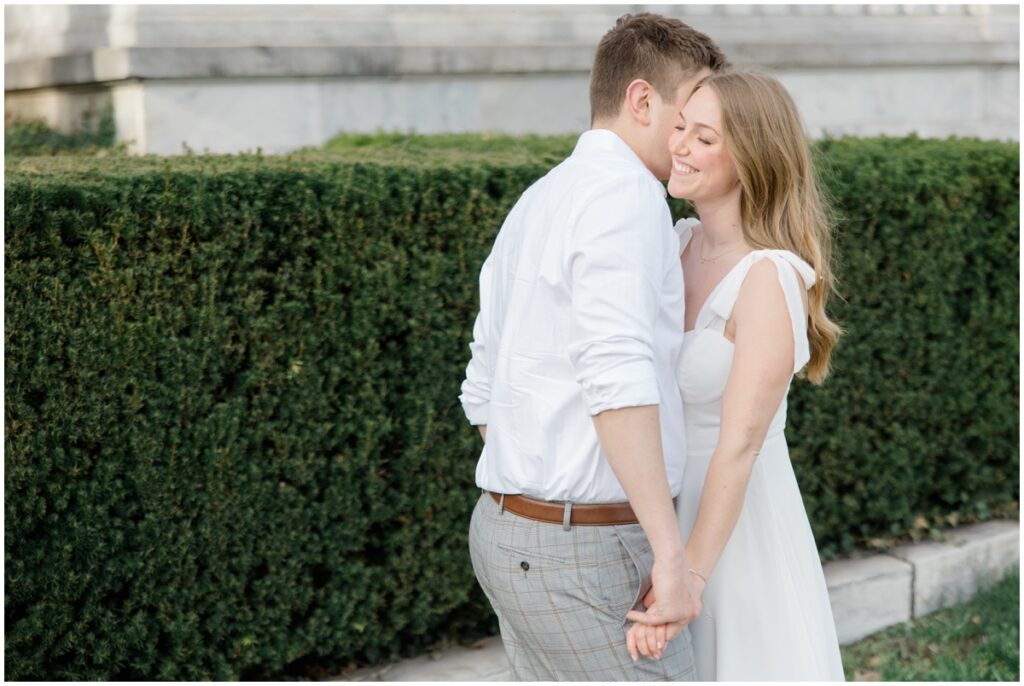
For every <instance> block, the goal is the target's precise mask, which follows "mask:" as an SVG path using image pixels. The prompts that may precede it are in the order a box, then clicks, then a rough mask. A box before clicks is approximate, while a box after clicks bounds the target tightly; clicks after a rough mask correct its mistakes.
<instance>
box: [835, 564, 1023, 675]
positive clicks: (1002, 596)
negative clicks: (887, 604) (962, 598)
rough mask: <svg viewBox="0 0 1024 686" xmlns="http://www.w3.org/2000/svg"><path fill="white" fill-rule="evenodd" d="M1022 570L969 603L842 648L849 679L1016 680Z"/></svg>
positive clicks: (1015, 571)
mask: <svg viewBox="0 0 1024 686" xmlns="http://www.w3.org/2000/svg"><path fill="white" fill-rule="evenodd" d="M1019 641H1020V571H1019V569H1017V570H1014V571H1013V572H1011V573H1010V574H1008V575H1007V576H1006V577H1005V578H1004V579H1003V580H1002V581H1000V582H999V583H998V584H996V585H995V586H993V587H991V588H989V589H987V590H985V591H982V592H980V593H978V594H977V595H976V596H975V597H974V598H973V599H971V600H970V601H969V602H966V603H963V604H962V605H957V606H956V607H952V608H949V609H948V610H942V611H939V612H935V613H933V614H930V615H928V616H926V617H923V618H921V619H918V620H915V621H913V622H908V623H906V624H902V625H900V626H894V627H891V628H889V629H886V630H885V631H882V632H880V633H877V634H875V635H874V636H869V637H868V638H866V639H864V640H862V641H860V642H859V643H855V644H853V645H851V646H847V647H845V648H843V665H844V667H845V670H846V678H847V680H849V681H879V680H881V681H1018V680H1019V677H1020V645H1019Z"/></svg>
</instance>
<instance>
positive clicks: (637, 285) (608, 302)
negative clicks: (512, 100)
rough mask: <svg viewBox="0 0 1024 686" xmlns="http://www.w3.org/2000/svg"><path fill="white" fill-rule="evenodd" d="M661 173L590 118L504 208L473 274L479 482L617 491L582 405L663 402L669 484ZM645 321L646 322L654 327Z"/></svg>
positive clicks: (671, 318) (671, 357)
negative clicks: (565, 154)
mask: <svg viewBox="0 0 1024 686" xmlns="http://www.w3.org/2000/svg"><path fill="white" fill-rule="evenodd" d="M664 195H665V191H664V188H663V187H662V185H661V184H660V182H658V181H657V179H655V178H654V176H653V175H652V174H651V173H650V172H649V171H648V170H647V169H646V168H645V167H644V166H643V163H642V162H641V161H640V160H639V158H637V157H636V155H635V154H634V153H633V152H632V151H631V150H630V149H629V147H628V146H627V145H626V144H625V143H624V142H623V141H622V140H621V139H619V138H618V137H617V136H616V135H615V134H614V133H612V132H610V131H606V130H594V131H589V132H587V133H586V134H584V135H583V136H582V137H581V138H580V142H579V144H578V145H577V148H576V150H575V151H574V152H573V154H572V156H570V157H569V158H568V159H566V160H565V161H564V162H562V163H561V164H560V165H558V166H557V167H555V168H554V169H553V170H552V171H551V172H549V173H548V174H547V175H546V176H545V177H544V178H542V179H540V180H539V181H538V182H536V183H535V184H534V185H533V186H532V187H530V188H529V189H528V190H527V191H526V192H525V193H524V194H523V196H522V198H520V200H519V202H518V203H517V204H516V206H515V207H514V208H513V209H512V211H511V213H510V214H509V216H508V218H507V219H506V221H505V224H504V225H503V227H502V229H501V231H500V233H499V235H498V238H497V239H496V241H495V245H494V248H493V250H492V252H491V255H490V256H489V257H488V259H487V261H486V263H485V265H484V268H483V270H482V271H481V277H480V289H481V314H480V317H479V319H478V321H477V326H476V327H475V329H474V337H475V339H476V341H475V342H474V360H473V361H472V362H471V363H470V366H469V369H468V370H467V381H466V383H465V384H464V385H463V391H464V393H463V397H462V400H463V403H464V405H466V408H467V415H468V416H470V420H471V421H473V419H474V417H473V415H474V411H479V410H480V409H481V408H482V407H484V406H486V416H485V417H484V421H481V422H474V423H486V424H487V427H488V435H487V442H486V447H485V450H484V453H483V455H482V456H481V459H480V463H479V465H478V467H477V482H478V484H479V485H480V486H481V487H482V488H485V489H486V490H490V491H494V492H499V493H524V494H527V495H531V496H534V497H537V498H541V499H545V500H559V501H572V502H577V503H587V502H620V501H624V500H625V499H626V498H625V494H624V492H623V490H622V487H621V486H620V485H619V483H618V480H617V479H616V478H615V475H614V473H613V472H612V471H611V468H610V467H609V465H608V463H607V460H606V459H605V457H604V455H603V454H602V452H601V447H600V444H599V442H598V440H597V435H596V432H595V430H594V426H593V421H592V419H591V417H592V416H593V415H596V414H598V413H599V412H602V411H604V410H606V409H614V408H615V407H622V406H626V405H636V404H658V405H660V406H661V412H662V415H663V419H668V420H669V421H662V443H663V446H664V452H665V456H666V459H665V461H666V470H667V473H668V477H669V484H670V488H671V490H672V493H673V495H674V494H676V493H678V491H679V488H680V485H681V478H682V471H683V467H684V455H685V446H684V443H683V441H684V439H683V432H682V405H681V401H680V399H679V393H678V389H677V387H676V384H675V377H674V369H675V363H676V360H677V358H678V355H679V351H680V348H681V344H682V321H683V320H682V317H683V292H682V278H681V274H680V269H679V263H678V259H677V257H676V256H677V254H678V253H677V245H678V243H677V239H676V238H675V235H674V233H673V232H672V230H671V219H670V216H669V212H668V207H667V205H666V203H665V200H664ZM652 323H653V326H652Z"/></svg>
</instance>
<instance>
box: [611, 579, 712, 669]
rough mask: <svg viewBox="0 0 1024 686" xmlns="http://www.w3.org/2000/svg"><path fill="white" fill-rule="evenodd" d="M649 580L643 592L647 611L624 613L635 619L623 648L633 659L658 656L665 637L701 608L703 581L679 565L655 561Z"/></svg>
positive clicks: (669, 635) (692, 617) (656, 657)
mask: <svg viewBox="0 0 1024 686" xmlns="http://www.w3.org/2000/svg"><path fill="white" fill-rule="evenodd" d="M651 581H652V585H651V590H650V592H648V594H647V595H646V596H644V606H645V607H646V608H647V611H646V612H638V611H635V610H634V611H631V612H629V613H628V614H627V615H626V619H629V620H632V621H633V622H635V623H634V624H633V626H631V627H630V628H629V631H627V632H626V649H627V650H628V651H629V654H630V656H631V657H632V658H633V659H634V660H637V659H638V655H644V656H645V657H649V658H653V659H659V658H661V656H662V655H664V653H665V648H666V647H667V646H668V643H669V641H671V640H672V639H673V638H675V637H676V636H678V635H679V633H680V632H681V631H682V630H683V628H684V627H685V626H686V625H687V624H689V623H690V622H692V621H693V620H694V619H696V618H697V617H699V616H700V612H701V609H702V603H701V594H702V593H703V592H704V582H703V581H701V580H700V578H699V577H697V576H696V575H694V574H692V573H691V572H690V571H689V570H687V569H681V570H680V565H678V564H675V565H666V566H664V567H663V566H662V565H660V564H659V563H658V562H657V561H655V563H654V568H653V569H652V570H651ZM659 600H660V601H661V602H659Z"/></svg>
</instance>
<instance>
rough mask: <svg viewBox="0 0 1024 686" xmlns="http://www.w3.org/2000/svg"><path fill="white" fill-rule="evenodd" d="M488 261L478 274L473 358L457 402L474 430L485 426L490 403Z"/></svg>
mask: <svg viewBox="0 0 1024 686" xmlns="http://www.w3.org/2000/svg"><path fill="white" fill-rule="evenodd" d="M489 285H490V259H489V258H488V260H487V261H485V262H484V266H483V267H482V268H481V270H480V311H479V312H478V313H477V315H476V321H475V322H474V323H473V340H472V341H471V342H470V344H469V350H470V353H471V354H472V357H471V358H470V360H469V364H468V365H467V366H466V378H465V380H464V381H463V382H462V394H461V395H460V396H459V402H461V403H462V410H463V412H465V413H466V419H468V420H469V423H470V424H472V425H474V426H479V425H481V424H487V418H488V414H489V409H490V403H491V369H490V365H489V364H488V362H487V349H488V342H487V327H486V319H485V316H486V315H487V312H486V307H487V303H488V300H489V296H490V293H489Z"/></svg>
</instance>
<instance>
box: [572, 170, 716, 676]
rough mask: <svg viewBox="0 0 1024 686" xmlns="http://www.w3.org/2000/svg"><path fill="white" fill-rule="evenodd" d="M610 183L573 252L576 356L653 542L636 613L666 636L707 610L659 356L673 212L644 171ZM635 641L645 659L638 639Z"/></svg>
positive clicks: (611, 454) (603, 437) (591, 404)
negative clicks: (686, 520)
mask: <svg viewBox="0 0 1024 686" xmlns="http://www.w3.org/2000/svg"><path fill="white" fill-rule="evenodd" d="M602 190H603V191H604V192H600V193H598V192H595V196H594V197H593V198H592V199H590V201H589V202H587V203H585V209H584V210H583V211H582V212H581V216H580V217H579V219H578V222H577V228H576V233H575V234H574V236H573V241H572V244H571V250H570V254H569V268H570V272H571V283H572V322H571V328H570V344H569V356H570V358H571V360H572V363H573V366H574V368H575V370H576V379H577V382H578V383H579V384H580V389H581V392H582V394H583V398H584V401H585V402H586V403H587V406H588V408H589V410H590V414H591V415H592V416H593V417H594V426H595V428H596V430H597V434H598V438H599V440H600V442H601V447H602V449H603V451H604V453H605V455H606V456H607V459H608V462H609V464H610V466H611V468H612V470H613V471H614V472H615V475H616V477H617V478H618V480H619V483H620V484H621V485H622V488H623V490H624V491H625V493H626V497H627V498H628V499H629V502H630V505H631V506H632V507H633V510H634V512H635V513H636V515H637V519H638V521H639V523H640V526H641V527H642V528H643V530H644V533H645V534H647V537H648V539H649V540H650V542H651V547H652V550H653V551H654V568H653V570H652V583H653V585H654V588H655V595H656V596H657V602H656V603H654V604H653V605H652V606H651V607H650V608H648V610H647V612H646V613H630V614H629V615H628V618H630V619H633V620H634V621H640V622H643V623H645V624H654V625H667V627H666V631H665V635H666V638H665V640H666V641H667V640H670V639H671V638H672V637H674V636H675V635H676V634H678V633H679V632H680V631H681V630H682V628H683V626H685V624H686V623H687V622H689V621H692V620H693V619H694V618H696V617H697V616H698V615H699V613H700V604H699V600H697V599H696V598H695V597H694V593H693V592H692V591H691V586H692V582H691V580H690V576H691V575H690V574H689V573H688V571H687V565H686V556H685V553H684V550H683V542H682V536H681V534H680V531H679V524H678V521H677V518H676V513H675V508H674V506H673V504H672V496H671V492H670V490H669V484H668V477H667V475H666V472H665V463H664V455H663V451H662V445H661V425H660V418H659V409H658V405H659V403H660V402H661V397H660V390H659V385H658V380H657V377H656V370H655V366H654V349H655V348H654V346H655V341H654V330H655V322H656V320H657V317H658V313H659V309H660V307H661V298H662V295H663V294H662V287H663V279H664V278H665V269H666V266H665V262H664V245H663V241H664V236H663V235H662V234H660V233H659V231H668V230H669V222H670V218H669V216H668V209H667V207H666V206H665V201H664V197H663V193H661V192H660V190H661V189H659V188H655V187H653V186H652V185H651V184H650V183H649V182H647V183H645V181H644V180H643V179H640V178H636V179H633V180H632V183H630V181H629V180H621V179H619V180H616V184H615V187H614V188H609V189H602ZM595 191H596V189H595ZM666 419H667V420H668V421H682V417H674V418H671V417H670V418H666ZM662 593H664V594H665V595H664V596H662V595H661V594H662ZM627 648H628V649H629V651H630V654H631V655H632V656H633V658H634V659H636V658H637V651H636V646H635V644H634V643H627Z"/></svg>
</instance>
